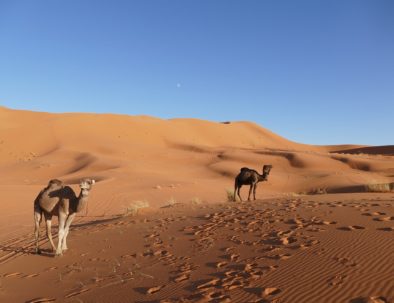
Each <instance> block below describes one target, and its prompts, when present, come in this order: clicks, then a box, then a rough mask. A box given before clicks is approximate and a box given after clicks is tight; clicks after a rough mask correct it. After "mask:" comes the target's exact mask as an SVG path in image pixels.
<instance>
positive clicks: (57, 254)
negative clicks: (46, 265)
mask: <svg viewBox="0 0 394 303" xmlns="http://www.w3.org/2000/svg"><path fill="white" fill-rule="evenodd" d="M62 255H63V252H62V251H60V252H59V251H56V253H55V257H60V256H62Z"/></svg>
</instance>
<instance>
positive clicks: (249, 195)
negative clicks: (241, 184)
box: [248, 184, 253, 201]
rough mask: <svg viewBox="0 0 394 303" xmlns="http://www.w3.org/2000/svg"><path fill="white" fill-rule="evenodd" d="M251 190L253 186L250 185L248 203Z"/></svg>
mask: <svg viewBox="0 0 394 303" xmlns="http://www.w3.org/2000/svg"><path fill="white" fill-rule="evenodd" d="M252 188H253V184H251V185H250V187H249V195H248V201H250V194H251V193H252Z"/></svg>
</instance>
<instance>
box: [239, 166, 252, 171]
mask: <svg viewBox="0 0 394 303" xmlns="http://www.w3.org/2000/svg"><path fill="white" fill-rule="evenodd" d="M249 170H250V168H248V167H242V168H241V170H240V171H241V172H243V171H249Z"/></svg>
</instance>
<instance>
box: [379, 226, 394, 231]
mask: <svg viewBox="0 0 394 303" xmlns="http://www.w3.org/2000/svg"><path fill="white" fill-rule="evenodd" d="M377 230H381V231H394V227H392V226H390V227H381V228H378V229H377Z"/></svg>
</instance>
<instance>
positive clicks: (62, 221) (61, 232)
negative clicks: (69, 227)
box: [56, 213, 66, 256]
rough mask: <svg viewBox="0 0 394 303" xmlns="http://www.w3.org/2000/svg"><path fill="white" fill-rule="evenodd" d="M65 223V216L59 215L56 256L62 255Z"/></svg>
mask: <svg viewBox="0 0 394 303" xmlns="http://www.w3.org/2000/svg"><path fill="white" fill-rule="evenodd" d="M65 223H66V214H64V213H59V231H58V239H57V240H58V242H57V249H56V256H61V255H62V246H63V239H64V225H65Z"/></svg>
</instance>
